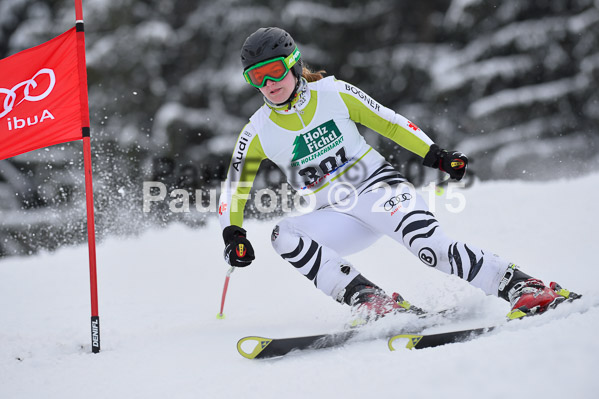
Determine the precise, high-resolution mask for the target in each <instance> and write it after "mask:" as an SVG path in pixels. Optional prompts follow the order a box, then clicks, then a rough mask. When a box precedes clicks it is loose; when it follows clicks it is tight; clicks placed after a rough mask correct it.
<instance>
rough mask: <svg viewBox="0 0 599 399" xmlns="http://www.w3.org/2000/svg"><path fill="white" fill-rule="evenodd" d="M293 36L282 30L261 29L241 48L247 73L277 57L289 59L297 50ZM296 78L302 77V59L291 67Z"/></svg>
mask: <svg viewBox="0 0 599 399" xmlns="http://www.w3.org/2000/svg"><path fill="white" fill-rule="evenodd" d="M295 47H296V45H295V42H294V41H293V38H292V37H291V35H290V34H289V33H287V32H285V31H284V30H283V29H281V28H276V27H271V28H260V29H258V30H257V31H256V32H254V33H252V34H251V35H250V36H249V37H248V38H247V39H245V43H243V47H242V48H241V64H242V65H243V70H244V71H245V70H246V69H248V68H249V67H251V66H252V65H255V64H257V63H259V62H262V61H266V60H269V59H271V58H275V57H287V56H288V55H289V54H291V53H293V51H294V50H295ZM291 70H292V71H293V74H294V75H295V76H296V77H300V76H302V59H301V57H300V59H299V60H297V62H296V63H295V65H294V66H293V67H291Z"/></svg>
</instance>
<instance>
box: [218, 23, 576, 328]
mask: <svg viewBox="0 0 599 399" xmlns="http://www.w3.org/2000/svg"><path fill="white" fill-rule="evenodd" d="M241 62H242V65H243V75H244V77H245V80H246V81H247V83H249V84H250V85H252V86H253V87H255V88H257V89H258V90H259V91H260V92H261V93H262V95H263V96H264V102H265V104H264V105H263V106H262V107H261V108H260V109H258V110H257V111H256V112H255V113H254V115H252V117H251V118H250V121H249V123H248V124H247V125H245V127H244V128H243V129H242V131H241V133H240V135H239V138H238V139H237V143H236V145H235V149H234V152H233V157H232V160H231V163H230V166H229V170H228V175H227V180H226V182H225V184H224V185H223V191H222V194H221V197H220V206H219V214H220V222H221V226H222V228H223V239H224V242H225V251H224V256H225V260H226V261H227V263H228V264H230V265H231V266H236V267H245V266H248V265H249V264H250V263H251V262H252V261H253V260H254V258H255V256H254V250H253V248H252V245H251V244H250V241H249V240H248V238H247V233H246V231H245V230H244V229H243V228H242V227H241V226H242V223H243V210H244V207H245V203H246V199H247V197H248V194H249V192H250V188H251V185H252V182H253V180H254V178H255V176H256V173H257V172H258V168H259V164H260V162H261V160H263V159H266V158H268V159H270V160H271V161H273V162H274V163H275V164H276V165H277V166H278V167H279V168H280V169H281V170H282V171H283V173H285V175H286V177H287V180H288V181H289V184H291V186H292V187H294V189H295V190H297V191H298V193H299V194H300V195H302V196H304V198H305V199H306V200H307V201H308V202H309V203H310V204H311V206H312V207H313V209H314V210H313V211H312V212H310V213H306V214H303V215H301V216H296V217H288V218H285V219H283V220H282V221H281V222H280V223H279V224H278V225H277V226H275V228H274V230H273V233H272V245H273V247H274V249H275V251H276V252H277V253H278V254H279V255H280V256H281V257H282V258H283V259H285V260H286V261H288V262H289V263H291V265H292V266H293V267H295V268H296V269H297V270H298V271H299V272H300V273H301V274H303V275H304V276H306V277H307V278H308V279H310V280H312V281H313V282H314V285H315V286H316V287H317V288H318V289H320V290H321V291H323V292H324V293H325V294H327V295H329V296H330V297H332V298H333V299H335V300H337V301H338V302H341V303H346V304H348V305H350V306H351V307H352V311H354V312H355V313H357V315H358V316H357V317H359V318H363V319H365V320H369V319H376V318H378V317H381V316H383V315H385V314H386V313H389V312H404V311H415V312H418V311H420V309H418V308H416V307H415V306H411V305H410V304H409V303H408V302H407V301H404V300H403V298H401V296H399V295H397V294H395V295H394V297H393V298H391V297H390V296H388V295H387V294H386V293H385V292H384V291H383V290H382V289H380V288H379V287H378V286H377V285H376V284H374V283H373V282H371V281H369V280H368V279H367V278H365V277H364V276H363V275H362V274H360V272H359V271H358V270H357V269H356V268H355V267H354V266H353V265H351V264H350V263H349V262H348V261H347V260H345V259H344V258H343V256H346V255H350V254H352V253H355V252H358V251H360V250H362V249H364V248H367V247H369V246H370V245H371V244H372V243H374V242H375V241H376V240H377V239H378V238H380V237H381V236H382V235H383V234H385V235H388V236H389V237H391V238H392V239H394V240H395V241H397V242H399V243H401V244H403V245H404V246H405V247H406V248H407V249H408V250H409V251H411V252H412V253H413V254H414V255H416V256H417V257H418V258H419V259H420V260H421V261H422V262H423V263H424V264H425V265H427V266H430V267H434V268H436V269H438V270H441V271H443V272H445V273H448V274H453V275H457V276H458V277H460V278H462V279H464V280H466V281H468V282H469V283H470V284H472V285H473V286H475V287H478V288H480V289H482V290H483V291H484V292H485V293H486V294H488V295H496V296H499V297H501V298H503V299H505V300H507V301H509V302H510V305H511V308H512V310H511V311H510V312H509V314H508V318H510V319H515V318H520V317H524V316H526V315H530V314H535V313H540V312H544V311H545V310H547V309H549V308H552V307H555V306H556V305H557V304H559V303H560V302H562V301H564V300H566V299H567V298H574V297H575V296H576V294H574V293H570V292H569V291H567V290H565V289H562V288H561V287H560V286H559V285H557V284H555V283H551V284H550V287H546V286H545V285H544V284H543V282H542V281H540V280H538V279H534V278H532V277H531V276H529V275H527V274H525V273H523V272H522V271H520V270H519V269H518V268H517V266H515V265H514V264H513V263H511V262H508V261H506V260H504V259H502V258H500V257H499V256H497V255H493V254H492V253H491V252H488V251H482V250H481V249H479V248H477V247H475V246H473V245H470V244H466V243H463V242H460V241H455V240H453V239H451V238H450V237H448V236H447V235H445V233H444V232H443V230H441V228H440V225H439V222H438V221H437V220H436V219H435V216H434V215H433V214H432V213H431V212H429V211H428V207H427V205H426V203H425V202H424V200H423V199H422V198H421V197H420V196H419V195H417V194H416V193H415V192H414V190H413V186H412V185H411V184H409V183H408V182H407V181H406V179H405V178H404V177H403V176H402V175H401V174H400V173H399V172H397V171H396V170H395V169H394V168H393V166H392V165H391V164H389V163H388V162H387V161H386V160H385V159H384V158H383V157H382V156H381V155H380V154H379V153H378V152H377V151H376V150H375V149H374V148H372V147H371V146H369V145H368V144H367V143H366V141H365V140H364V138H363V137H362V136H361V135H360V133H359V132H358V129H357V128H356V125H355V123H361V124H362V125H365V126H367V127H368V128H370V129H372V130H374V131H376V132H378V133H380V134H381V135H383V136H385V137H387V138H389V139H391V140H393V141H394V142H396V143H397V144H399V145H401V146H402V147H404V148H406V149H407V150H409V151H411V152H413V153H415V154H417V155H419V156H420V157H422V158H423V159H424V161H423V164H424V165H425V166H428V167H432V168H438V169H440V170H442V171H444V172H446V173H448V174H449V176H450V177H451V178H453V179H456V180H460V179H462V178H463V177H464V174H465V173H466V168H467V165H468V158H467V157H466V156H465V155H464V154H462V153H460V152H456V151H446V150H443V149H441V148H440V147H439V146H438V145H437V144H435V143H433V141H432V140H431V139H430V138H429V137H428V136H427V135H426V134H425V133H424V132H423V131H422V130H420V129H419V128H418V127H417V126H416V125H415V124H413V123H411V122H410V121H409V120H407V119H406V118H404V117H403V116H401V115H399V114H397V113H395V112H394V111H392V110H390V109H388V108H385V107H384V106H382V105H381V104H379V103H378V102H376V101H375V100H373V99H372V98H371V97H370V96H368V95H367V94H366V93H364V92H363V91H362V90H360V89H359V88H357V87H355V86H352V85H351V84H349V83H346V82H343V81H341V80H336V79H335V78H334V77H333V76H330V77H326V78H323V76H322V73H323V72H324V71H321V72H317V73H314V72H311V71H310V70H309V69H307V68H306V67H305V66H303V61H302V58H301V54H300V51H299V49H298V48H297V46H296V44H295V42H294V40H293V39H292V37H291V36H290V35H289V34H288V33H287V32H285V31H284V30H282V29H280V28H261V29H258V30H257V31H256V32H254V33H253V34H252V35H250V36H249V37H248V38H247V39H246V41H245V43H244V44H243V47H242V49H241Z"/></svg>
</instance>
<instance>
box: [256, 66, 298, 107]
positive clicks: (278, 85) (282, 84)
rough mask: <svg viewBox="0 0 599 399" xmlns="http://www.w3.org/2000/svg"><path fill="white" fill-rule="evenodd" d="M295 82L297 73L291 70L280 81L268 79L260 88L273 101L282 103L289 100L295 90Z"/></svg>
mask: <svg viewBox="0 0 599 399" xmlns="http://www.w3.org/2000/svg"><path fill="white" fill-rule="evenodd" d="M295 82H296V80H295V75H294V74H293V73H291V71H290V72H289V73H287V76H285V77H284V78H283V79H282V80H280V81H278V82H273V81H272V80H270V79H268V80H267V81H266V84H265V85H264V86H263V87H261V88H260V91H261V92H262V94H263V95H264V97H266V98H267V99H268V101H270V102H271V103H273V104H282V103H283V102H285V101H287V99H288V98H289V96H290V95H291V93H292V92H293V89H294V88H295Z"/></svg>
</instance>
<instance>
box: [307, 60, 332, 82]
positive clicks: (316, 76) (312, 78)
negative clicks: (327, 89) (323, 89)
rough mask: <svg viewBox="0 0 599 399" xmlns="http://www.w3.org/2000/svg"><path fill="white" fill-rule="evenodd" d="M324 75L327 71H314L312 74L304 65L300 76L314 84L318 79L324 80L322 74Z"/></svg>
mask: <svg viewBox="0 0 599 399" xmlns="http://www.w3.org/2000/svg"><path fill="white" fill-rule="evenodd" d="M325 73H327V71H325V70H324V69H321V70H319V71H314V72H313V71H312V70H311V69H310V68H308V67H307V66H306V65H305V64H304V66H303V68H302V76H303V77H304V79H306V80H307V81H308V82H316V81H317V80H320V79H322V78H324V74H325Z"/></svg>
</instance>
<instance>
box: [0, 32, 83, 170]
mask: <svg viewBox="0 0 599 399" xmlns="http://www.w3.org/2000/svg"><path fill="white" fill-rule="evenodd" d="M78 59H79V57H78V54H77V34H76V30H75V28H74V27H73V28H72V29H69V30H68V31H66V32H65V33H63V34H62V35H60V36H57V37H55V38H54V39H52V40H50V41H48V42H46V43H44V44H41V45H39V46H37V47H33V48H30V49H28V50H24V51H21V52H20V53H17V54H15V55H13V56H10V57H8V58H5V59H3V60H0V160H1V159H6V158H10V157H13V156H15V155H19V154H22V153H24V152H28V151H33V150H37V149H39V148H42V147H47V146H51V145H54V144H59V143H64V142H67V141H72V140H81V139H82V131H81V128H82V124H81V119H82V116H81V115H82V108H85V109H87V107H88V105H87V104H81V97H80V87H81V86H80V85H81V84H80V82H81V79H80V76H79V66H78ZM82 105H83V107H82Z"/></svg>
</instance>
